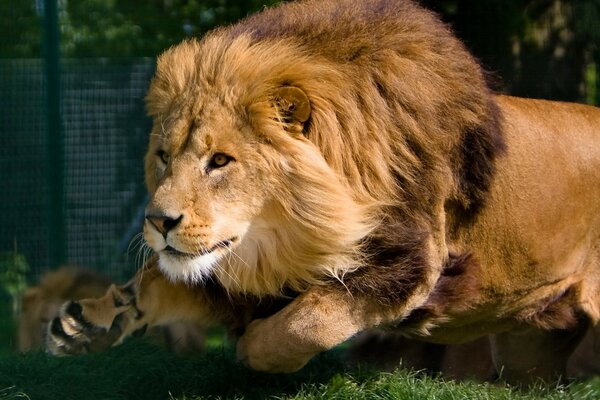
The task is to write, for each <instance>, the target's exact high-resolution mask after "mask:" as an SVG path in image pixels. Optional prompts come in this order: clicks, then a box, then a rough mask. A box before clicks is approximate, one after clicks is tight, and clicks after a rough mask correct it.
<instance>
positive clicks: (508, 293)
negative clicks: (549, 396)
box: [48, 0, 600, 383]
mask: <svg viewBox="0 0 600 400" xmlns="http://www.w3.org/2000/svg"><path fill="white" fill-rule="evenodd" d="M146 103H147V110H148V113H149V115H150V116H151V117H152V118H153V121H154V122H153V128H152V131H151V133H150V140H149V146H148V151H147V154H146V157H145V173H146V178H145V179H146V185H147V188H148V190H149V193H150V195H151V199H150V201H149V203H148V205H147V208H146V219H145V224H144V238H145V240H146V243H147V244H148V245H149V246H150V247H151V248H152V249H153V250H154V252H155V254H156V255H155V257H154V258H152V259H151V260H150V261H149V262H148V264H147V265H146V266H145V267H143V268H142V269H141V270H140V272H138V274H137V275H136V276H135V277H134V278H133V280H132V281H131V282H130V283H129V284H127V285H125V286H123V287H112V288H111V289H110V290H109V291H108V293H107V294H106V296H105V297H104V298H103V299H101V300H98V301H90V300H85V301H80V302H70V303H67V304H66V305H64V306H63V308H62V313H61V316H60V317H59V318H57V319H55V320H54V321H53V322H52V323H51V325H50V328H49V329H50V337H49V340H48V348H49V351H51V352H52V353H54V354H68V353H76V352H79V351H85V349H86V348H87V347H89V346H90V345H91V344H94V343H97V341H98V340H100V339H98V337H102V335H113V336H115V337H118V339H116V340H115V342H116V343H118V342H120V340H121V339H120V338H122V337H125V336H126V335H128V334H130V333H131V332H134V331H136V330H138V329H140V328H141V327H144V326H147V325H148V326H151V325H156V324H162V323H167V322H169V321H173V320H178V319H186V320H194V321H202V322H203V323H219V324H223V325H224V326H227V327H228V328H229V329H230V331H231V332H232V333H233V334H234V335H238V336H239V339H238V341H237V355H238V358H239V359H240V360H241V361H242V362H244V363H246V364H247V365H248V366H249V367H251V368H253V369H256V370H261V371H268V372H280V373H287V372H292V371H297V370H299V369H300V368H302V367H303V366H304V365H305V364H306V363H307V362H308V361H309V360H310V359H311V358H312V357H313V356H315V355H316V354H318V353H320V352H323V351H325V350H328V349H330V348H332V347H334V346H336V345H338V344H340V343H342V342H344V341H345V340H347V339H348V338H351V337H352V336H354V335H356V334H357V333H359V332H361V331H365V330H367V329H370V328H374V327H385V328H387V329H392V330H394V331H398V332H402V333H403V334H405V335H408V336H413V337H419V338H424V339H425V340H427V341H430V342H433V343H458V342H465V341H469V340H473V339H475V338H477V337H482V336H485V335H490V337H491V352H492V355H493V360H494V364H495V367H496V369H497V370H498V371H502V377H503V378H504V379H505V380H506V381H508V382H525V383H526V382H530V381H532V380H535V379H537V378H542V379H547V380H554V379H557V378H559V377H560V376H563V375H564V368H565V367H564V366H565V362H566V359H567V358H568V356H569V354H570V353H571V352H572V350H573V348H574V347H575V346H576V344H577V342H578V341H579V339H580V338H581V336H582V335H583V333H584V332H585V330H586V329H587V326H588V325H590V324H592V325H593V324H595V323H597V321H598V319H599V317H600V309H599V306H600V287H599V286H600V273H599V272H600V271H599V269H600V129H599V128H598V127H599V126H600V111H599V110H598V109H597V108H594V107H592V106H586V105H578V104H567V103H560V102H551V101H544V100H531V99H523V98H515V97H510V96H504V95H499V94H496V93H495V92H494V91H493V90H492V89H491V88H490V87H489V85H488V83H487V82H486V76H485V73H484V71H483V69H482V68H481V66H480V65H479V64H478V62H477V61H476V60H475V59H474V57H473V56H471V54H470V53H469V52H468V51H467V50H466V48H465V47H464V45H463V44H462V43H461V42H460V41H459V40H458V39H457V38H456V37H455V36H454V35H453V34H452V33H451V31H450V29H449V28H448V27H447V26H446V25H444V24H443V23H442V22H440V20H439V19H438V18H437V16H436V15H434V14H433V13H431V12H429V11H427V10H425V9H423V8H421V7H420V6H418V5H417V4H415V3H413V2H412V1H408V0H398V1H392V0H361V1H354V0H335V1H334V0H306V1H299V2H296V3H285V4H281V5H279V6H276V7H273V8H269V9H265V10H263V11H262V12H260V13H258V14H255V15H253V16H250V17H248V18H246V19H244V20H242V21H240V22H238V23H236V24H234V25H232V26H229V27H224V28H219V29H216V30H214V31H212V32H210V33H208V34H207V35H205V36H204V37H203V38H201V39H189V40H185V41H184V42H182V43H181V44H179V45H177V46H174V47H172V48H170V49H168V50H167V51H165V52H164V53H163V54H162V55H161V56H160V57H159V58H158V60H157V68H156V73H155V76H154V77H153V79H152V81H151V85H150V87H149V90H148V94H147V97H146ZM548 348H552V351H547V349H548Z"/></svg>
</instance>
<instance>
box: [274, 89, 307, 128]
mask: <svg viewBox="0 0 600 400" xmlns="http://www.w3.org/2000/svg"><path fill="white" fill-rule="evenodd" d="M271 98H272V101H273V105H274V106H275V108H276V109H277V112H278V114H279V118H281V119H282V120H283V121H282V122H284V124H285V126H286V130H289V131H294V132H301V131H302V130H303V129H304V123H305V122H306V121H308V118H309V117H310V101H309V100H308V96H307V95H306V93H304V91H303V90H302V89H300V88H298V87H296V86H282V87H280V88H278V89H276V90H275V91H274V92H273V95H272V97H271Z"/></svg>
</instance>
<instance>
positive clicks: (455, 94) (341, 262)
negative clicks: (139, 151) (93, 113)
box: [146, 3, 490, 294]
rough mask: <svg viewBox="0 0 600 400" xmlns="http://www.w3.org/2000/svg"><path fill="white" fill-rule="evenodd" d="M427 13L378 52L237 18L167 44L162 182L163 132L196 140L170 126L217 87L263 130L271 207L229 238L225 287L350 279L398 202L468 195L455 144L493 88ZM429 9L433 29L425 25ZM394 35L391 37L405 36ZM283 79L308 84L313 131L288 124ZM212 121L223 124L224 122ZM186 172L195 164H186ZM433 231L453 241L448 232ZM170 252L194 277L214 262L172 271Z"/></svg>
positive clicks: (160, 100) (157, 173)
mask: <svg viewBox="0 0 600 400" xmlns="http://www.w3.org/2000/svg"><path fill="white" fill-rule="evenodd" d="M329 6H333V5H331V4H330V5H329ZM402 7H404V8H407V7H408V8H411V7H413V6H411V5H410V4H408V3H407V4H404V5H402ZM411 10H412V9H411ZM404 11H406V10H404ZM409 11H410V10H409ZM412 11H413V12H414V11H415V10H412ZM419 12H422V11H419ZM419 16H420V18H421V19H422V20H420V21H409V20H404V21H400V22H398V23H402V24H404V26H403V28H404V29H403V32H401V35H402V40H401V41H399V44H397V45H393V46H396V47H404V49H402V50H403V51H402V54H401V52H400V51H399V52H381V53H378V54H377V59H375V58H373V57H372V55H369V54H367V55H366V56H365V57H364V59H362V58H357V60H355V61H354V62H350V63H349V62H345V61H344V60H341V61H340V60H336V59H335V58H327V57H325V56H324V55H323V54H321V53H320V52H319V51H314V49H311V48H307V47H306V46H303V45H302V44H301V43H299V42H298V41H296V40H295V39H294V38H288V39H286V38H277V39H262V40H255V39H253V38H252V35H251V34H250V33H248V32H246V33H244V32H242V33H240V34H236V35H233V34H231V32H230V30H217V31H214V32H213V33H211V34H209V35H208V36H206V37H205V38H203V39H202V40H200V41H199V40H195V39H192V40H188V41H185V42H183V43H182V44H180V45H178V46H176V47H173V48H171V49H169V50H168V51H166V52H165V53H164V54H163V55H162V56H161V57H160V58H159V60H158V64H157V71H156V75H155V78H154V79H153V81H152V85H151V87H150V90H149V93H148V96H147V107H148V111H149V114H150V115H151V116H152V117H153V118H154V121H155V123H154V129H153V134H152V135H151V143H150V147H149V151H148V155H147V157H146V181H147V185H148V187H149V190H150V192H151V193H154V192H155V191H156V190H157V187H158V186H159V185H160V180H159V179H160V177H161V171H162V169H164V167H161V166H157V163H158V161H157V157H156V156H155V151H156V148H157V144H156V143H157V142H160V141H161V140H175V141H179V142H184V141H185V140H187V139H183V136H181V135H180V139H165V137H167V138H168V137H169V135H174V133H173V131H174V130H179V131H182V130H186V129H188V130H189V129H190V126H191V125H193V120H194V118H196V115H195V112H197V111H199V110H202V109H203V107H206V106H207V105H208V104H209V101H210V100H213V99H218V102H217V103H218V105H217V106H216V107H222V108H223V110H225V111H224V113H225V114H227V115H229V116H230V117H228V118H233V119H234V121H233V124H234V125H236V126H239V127H240V131H243V130H244V129H247V130H250V131H251V132H252V134H251V135H248V134H245V135H242V137H243V138H244V140H245V141H247V143H252V144H251V146H252V148H253V151H254V152H255V153H256V154H255V155H254V156H257V158H256V159H257V160H260V162H257V163H256V164H255V165H253V166H252V168H253V169H258V170H260V176H261V177H262V179H265V180H268V184H266V185H265V190H266V191H267V192H268V196H265V197H264V198H262V199H261V200H262V201H263V204H262V209H261V210H260V212H258V213H257V214H256V215H250V214H251V213H249V214H248V215H250V219H251V224H250V227H249V229H248V231H247V233H246V234H245V235H244V236H243V240H242V241H241V243H239V245H238V246H237V247H235V248H234V249H232V251H231V253H230V254H226V252H224V251H222V252H221V254H220V261H219V263H218V265H217V266H215V268H214V273H215V274H216V275H217V277H218V279H219V281H220V282H222V283H223V285H224V286H225V287H226V288H228V289H230V290H234V291H241V292H247V293H255V294H264V293H270V294H275V293H278V292H279V291H280V290H281V289H282V287H284V286H289V287H292V288H294V289H298V290H302V289H304V288H306V287H307V286H308V285H310V284H313V283H315V282H316V281H319V280H320V279H322V278H324V277H331V276H334V277H337V278H338V279H343V276H344V274H345V273H347V272H349V271H352V270H354V269H355V268H358V267H359V266H360V265H361V261H360V260H361V257H362V254H361V241H362V240H363V239H364V238H365V237H367V236H368V235H369V233H370V232H372V231H373V229H374V228H375V227H376V226H377V225H378V224H379V223H380V222H381V221H382V220H383V219H384V218H385V213H386V212H385V211H384V210H385V209H386V207H387V206H392V207H395V208H396V209H402V210H403V214H404V216H405V218H407V219H410V220H418V221H422V223H427V222H425V220H427V219H435V218H437V217H436V215H437V214H440V211H441V208H442V207H443V201H444V200H446V199H448V198H454V199H456V201H457V202H459V203H461V204H464V205H465V206H468V205H469V201H470V199H468V198H467V196H466V195H465V194H464V193H462V192H461V191H460V190H459V188H458V183H457V180H456V179H457V177H456V175H457V171H453V170H452V168H451V164H452V162H451V161H450V158H451V156H452V155H453V154H455V152H456V146H457V143H459V142H460V140H461V139H462V137H461V134H460V133H461V131H464V130H465V129H467V128H468V127H470V126H474V127H476V126H479V125H481V124H484V123H485V121H486V120H487V119H488V118H489V112H490V110H489V106H490V104H489V97H488V90H487V87H486V86H485V83H484V82H483V77H482V75H481V71H480V70H479V67H478V66H477V64H476V63H474V62H473V60H472V59H471V57H470V56H469V55H468V54H467V53H466V51H465V50H464V49H463V47H462V45H460V44H459V43H458V41H456V40H452V39H449V38H447V37H444V38H443V41H444V44H443V46H439V45H438V40H437V39H436V37H435V31H436V30H438V31H440V32H441V33H442V36H445V35H447V32H446V30H445V28H444V27H443V26H442V25H441V24H439V23H438V22H437V21H435V20H434V18H433V17H432V16H431V15H429V14H428V13H423V14H419ZM297 17H298V18H304V16H302V15H298V16H297ZM423 23H431V24H432V26H433V27H434V28H435V29H428V30H423V29H421V28H420V26H419V25H421V24H423ZM242 27H243V25H242ZM383 28H385V27H383ZM432 33H433V34H432ZM368 35H369V32H364V33H361V32H356V38H355V40H356V41H358V43H353V44H352V46H360V44H361V43H360V41H361V40H362V41H365V43H367V42H368V41H371V40H372V38H369V37H368ZM388 36H389V38H386V40H390V41H392V40H397V37H396V36H395V35H393V34H390V35H388ZM412 42H418V43H419V47H418V48H414V46H413V44H412ZM367 44H368V45H371V44H370V43H367ZM384 46H385V45H384ZM440 49H441V51H442V52H445V53H448V54H450V53H463V56H462V57H460V58H459V57H455V56H453V58H452V62H450V63H449V62H448V60H447V58H444V57H442V56H441V55H440V54H438V53H439V51H440ZM347 51H351V49H347ZM367 52H368V50H367ZM423 65H428V67H427V68H423V67H422V66H423ZM414 81H418V82H420V83H419V85H421V86H420V87H419V88H418V90H407V87H410V86H411V85H412V84H413V83H411V82H414ZM282 85H293V86H297V87H299V88H301V89H302V90H303V91H305V92H306V94H307V95H308V97H309V98H310V102H311V109H312V114H311V120H310V125H309V126H308V128H307V131H306V132H305V133H306V137H305V136H303V135H302V133H291V132H290V131H289V130H285V129H284V128H285V126H284V125H285V123H284V122H282V119H281V118H278V114H277V110H276V109H275V108H274V106H273V104H272V100H271V98H270V94H271V93H272V92H273V90H275V89H276V88H278V87H280V86H282ZM432 93H435V95H432ZM432 98H439V99H443V101H444V102H445V104H443V106H441V105H440V104H436V103H435V102H432V101H431V99H432ZM210 105H211V107H214V105H213V103H210ZM445 110H452V113H451V114H450V113H448V112H447V111H445ZM231 115H233V117H231ZM182 120H184V121H187V122H186V123H183V122H182ZM198 123H199V124H200V125H202V124H211V123H212V122H211V121H208V122H207V121H202V120H200V121H198ZM210 128H211V129H212V134H213V135H219V129H220V128H219V127H218V126H210ZM161 137H162V139H161ZM180 144H181V143H180ZM416 153H418V154H416ZM174 157H175V159H176V158H177V156H174ZM173 162H176V161H175V160H173ZM424 163H426V164H425V165H424ZM178 179H188V180H192V179H196V178H193V177H192V176H191V175H190V176H186V174H183V175H182V176H181V177H179V178H178ZM400 182H401V184H400ZM246 185H247V186H248V187H246V188H245V190H250V191H252V190H254V189H253V188H252V187H251V185H252V183H246ZM423 191H425V192H428V193H429V194H430V196H431V199H434V200H435V201H437V200H438V197H439V199H440V200H441V202H436V203H435V204H425V203H427V202H424V203H423V204H421V205H420V206H419V207H415V204H414V203H412V204H408V203H409V200H408V199H409V196H405V192H406V193H409V194H410V196H413V195H414V193H415V192H423ZM438 194H439V196H437V195H438ZM170 195H172V196H185V195H186V194H185V193H170ZM257 195H258V190H257ZM258 196H259V195H258ZM197 206H198V207H201V206H205V205H197ZM244 206H245V205H244V204H242V203H237V204H236V207H238V208H239V207H241V208H243V207H244ZM425 209H426V210H425ZM238 211H239V209H238ZM228 213H229V210H228V209H224V212H222V213H221V215H218V216H214V215H213V217H214V218H216V219H222V218H224V220H225V221H227V223H230V224H235V223H236V222H235V221H234V220H233V219H231V218H229V219H228V215H227V214H228ZM431 215H433V217H431ZM419 223H421V222H419ZM433 235H434V236H435V237H436V240H438V241H440V242H442V243H441V244H442V246H441V247H442V248H443V240H444V239H443V233H441V232H433ZM150 245H151V246H152V244H151V243H150ZM163 247H164V246H163ZM157 250H160V248H159V249H157ZM161 265H162V266H163V270H164V271H166V272H167V274H168V275H169V276H172V277H174V275H178V276H180V277H182V278H183V277H187V278H188V279H191V280H201V279H203V278H205V277H206V276H207V275H208V274H209V273H211V272H212V271H211V269H212V268H210V266H209V265H206V264H203V266H200V268H197V265H196V266H193V265H192V264H191V263H189V264H188V265H187V266H183V269H184V270H186V271H185V272H183V273H181V274H178V273H174V272H173V270H170V265H172V266H173V267H174V270H182V266H181V265H177V266H175V265H173V264H172V263H170V262H166V261H165V259H164V258H161ZM431 280H432V282H433V281H434V280H435V277H434V276H433V275H432V277H431Z"/></svg>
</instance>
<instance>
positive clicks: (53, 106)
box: [44, 0, 66, 268]
mask: <svg viewBox="0 0 600 400" xmlns="http://www.w3.org/2000/svg"><path fill="white" fill-rule="evenodd" d="M44 49H45V61H46V90H47V102H46V113H47V115H46V124H47V126H46V128H47V140H48V143H47V157H46V162H47V165H46V168H47V184H48V210H47V212H48V257H49V262H50V267H51V268H54V267H57V266H58V265H60V264H63V263H64V262H65V259H66V257H65V248H66V238H65V221H64V212H63V198H64V194H63V193H64V176H63V175H64V172H63V171H64V165H63V163H64V155H63V151H64V146H63V142H64V141H63V133H62V127H61V116H60V111H61V110H60V109H61V93H60V48H59V30H58V6H57V0H44Z"/></svg>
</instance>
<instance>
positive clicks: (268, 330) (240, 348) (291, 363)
mask: <svg viewBox="0 0 600 400" xmlns="http://www.w3.org/2000/svg"><path fill="white" fill-rule="evenodd" d="M272 318H273V317H271V318H267V319H257V320H255V321H253V322H252V323H250V325H248V327H247V328H246V332H245V333H244V335H243V336H242V337H241V338H240V340H239V341H238V343H237V357H238V360H240V361H241V362H243V363H244V364H246V365H248V366H249V367H250V368H252V369H254V370H257V371H264V372H271V373H290V372H295V371H298V370H299V369H300V368H302V367H303V366H304V365H306V363H307V362H308V361H309V360H310V359H311V358H312V357H313V356H314V355H315V354H316V352H315V351H311V350H309V349H307V348H304V346H303V345H302V343H301V341H298V340H295V339H296V338H294V337H293V335H292V336H290V335H286V332H285V331H281V326H278V324H277V323H274V322H273V321H272V320H271V319H272Z"/></svg>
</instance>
